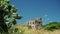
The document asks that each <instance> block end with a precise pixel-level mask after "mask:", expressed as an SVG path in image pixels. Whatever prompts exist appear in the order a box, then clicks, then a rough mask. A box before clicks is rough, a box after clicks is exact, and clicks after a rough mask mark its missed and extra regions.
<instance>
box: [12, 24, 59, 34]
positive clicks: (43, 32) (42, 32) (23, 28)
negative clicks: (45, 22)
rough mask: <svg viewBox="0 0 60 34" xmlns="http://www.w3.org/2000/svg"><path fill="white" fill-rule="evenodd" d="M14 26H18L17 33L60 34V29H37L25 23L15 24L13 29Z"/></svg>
mask: <svg viewBox="0 0 60 34" xmlns="http://www.w3.org/2000/svg"><path fill="white" fill-rule="evenodd" d="M13 28H18V31H17V32H15V34H60V30H55V31H49V30H44V29H43V28H42V29H40V30H36V29H29V28H28V26H24V25H15V26H13V27H12V29H13ZM11 34H14V33H11Z"/></svg>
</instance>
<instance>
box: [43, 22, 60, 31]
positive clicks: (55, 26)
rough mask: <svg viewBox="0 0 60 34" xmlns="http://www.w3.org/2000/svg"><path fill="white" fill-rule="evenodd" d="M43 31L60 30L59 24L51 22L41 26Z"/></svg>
mask: <svg viewBox="0 0 60 34" xmlns="http://www.w3.org/2000/svg"><path fill="white" fill-rule="evenodd" d="M43 28H44V29H46V30H52V31H53V30H56V29H60V23H59V22H51V23H49V24H46V25H44V26H43Z"/></svg>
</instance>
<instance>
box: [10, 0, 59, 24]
mask: <svg viewBox="0 0 60 34" xmlns="http://www.w3.org/2000/svg"><path fill="white" fill-rule="evenodd" d="M10 3H11V4H14V5H15V7H16V8H18V14H19V15H22V16H23V18H22V19H21V20H18V21H17V22H18V23H21V24H25V23H26V21H27V20H29V19H34V18H42V20H43V24H48V23H49V22H51V21H58V22H60V0H11V2H10Z"/></svg>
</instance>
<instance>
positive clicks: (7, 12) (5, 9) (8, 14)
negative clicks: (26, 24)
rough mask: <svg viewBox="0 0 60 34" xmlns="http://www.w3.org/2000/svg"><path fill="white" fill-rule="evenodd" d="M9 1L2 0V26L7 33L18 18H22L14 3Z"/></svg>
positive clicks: (0, 5) (0, 23) (0, 25)
mask: <svg viewBox="0 0 60 34" xmlns="http://www.w3.org/2000/svg"><path fill="white" fill-rule="evenodd" d="M9 2H10V0H0V27H1V28H2V29H3V30H4V32H6V33H7V32H8V29H9V28H10V27H11V26H12V24H13V25H15V24H16V19H21V18H22V17H21V16H19V15H18V13H17V9H16V8H15V7H14V5H11V4H10V3H9ZM0 30H1V29H0Z"/></svg>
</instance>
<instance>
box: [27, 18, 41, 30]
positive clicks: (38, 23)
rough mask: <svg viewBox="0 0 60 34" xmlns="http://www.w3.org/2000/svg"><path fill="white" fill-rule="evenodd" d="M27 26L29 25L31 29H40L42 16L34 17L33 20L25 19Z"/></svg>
mask: <svg viewBox="0 0 60 34" xmlns="http://www.w3.org/2000/svg"><path fill="white" fill-rule="evenodd" d="M27 26H31V27H32V28H33V29H41V27H42V18H36V19H34V20H29V21H27Z"/></svg>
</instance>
